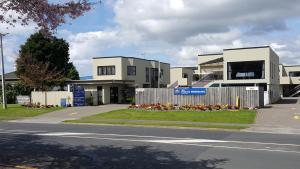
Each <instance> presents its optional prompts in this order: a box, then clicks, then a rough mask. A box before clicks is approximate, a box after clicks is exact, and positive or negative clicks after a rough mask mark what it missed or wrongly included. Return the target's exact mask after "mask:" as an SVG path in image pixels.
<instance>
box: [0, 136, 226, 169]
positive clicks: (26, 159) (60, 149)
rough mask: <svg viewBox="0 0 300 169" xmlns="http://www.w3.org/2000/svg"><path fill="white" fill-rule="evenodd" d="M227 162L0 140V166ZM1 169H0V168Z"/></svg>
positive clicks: (156, 166)
mask: <svg viewBox="0 0 300 169" xmlns="http://www.w3.org/2000/svg"><path fill="white" fill-rule="evenodd" d="M227 161H228V160H227V159H209V160H201V161H183V160H181V159H179V158H177V157H176V155H175V154H174V153H172V152H166V151H159V150H153V149H150V148H149V147H147V146H136V147H134V148H130V149H124V148H119V147H112V146H92V147H81V146H64V145H61V144H49V143H45V142H43V141H42V140H40V137H38V136H30V135H26V136H25V135H14V136H11V135H5V136H4V137H1V139H0V165H6V166H15V165H24V166H31V167H37V168H43V169H44V168H45V169H47V168H51V169H54V168H84V169H89V168H95V169H169V168H172V169H194V168H195V169H221V168H218V167H219V165H222V164H224V163H226V162H227ZM0 168H1V167H0Z"/></svg>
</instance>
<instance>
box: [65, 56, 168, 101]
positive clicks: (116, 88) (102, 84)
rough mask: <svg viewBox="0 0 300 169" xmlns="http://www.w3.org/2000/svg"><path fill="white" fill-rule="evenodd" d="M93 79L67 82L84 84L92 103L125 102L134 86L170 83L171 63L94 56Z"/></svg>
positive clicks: (151, 86)
mask: <svg viewBox="0 0 300 169" xmlns="http://www.w3.org/2000/svg"><path fill="white" fill-rule="evenodd" d="M92 65H93V67H92V69H93V78H92V79H90V80H78V81H76V80H73V81H70V82H69V83H71V84H73V85H80V86H83V87H84V89H85V92H86V97H92V98H93V102H94V105H99V104H110V103H126V102H127V100H128V99H130V98H133V97H134V94H135V88H158V87H160V88H164V87H167V84H169V83H170V64H168V63H164V62H159V61H157V60H147V59H141V58H135V57H124V56H113V57H94V58H93V61H92Z"/></svg>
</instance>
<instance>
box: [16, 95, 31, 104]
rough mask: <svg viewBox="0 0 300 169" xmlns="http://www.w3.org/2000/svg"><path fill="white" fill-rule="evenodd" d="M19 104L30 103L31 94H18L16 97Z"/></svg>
mask: <svg viewBox="0 0 300 169" xmlns="http://www.w3.org/2000/svg"><path fill="white" fill-rule="evenodd" d="M16 101H17V104H22V105H26V104H29V103H30V97H29V96H17V98H16Z"/></svg>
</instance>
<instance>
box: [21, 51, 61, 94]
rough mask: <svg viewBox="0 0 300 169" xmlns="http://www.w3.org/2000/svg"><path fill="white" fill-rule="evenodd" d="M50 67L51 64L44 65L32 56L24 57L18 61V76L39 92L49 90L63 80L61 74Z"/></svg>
mask: <svg viewBox="0 0 300 169" xmlns="http://www.w3.org/2000/svg"><path fill="white" fill-rule="evenodd" d="M49 65H50V63H49V62H48V63H42V62H39V61H36V60H34V58H32V57H31V56H30V55H24V56H23V57H22V58H21V59H18V60H17V75H18V77H19V78H20V80H21V81H22V82H23V83H24V84H25V85H27V86H29V87H31V88H34V89H38V90H39V89H40V90H47V89H48V87H50V86H52V85H54V84H57V83H59V82H61V81H62V80H63V76H62V74H61V72H59V71H57V70H56V69H51V68H50V66H49ZM20 68H21V69H22V72H20Z"/></svg>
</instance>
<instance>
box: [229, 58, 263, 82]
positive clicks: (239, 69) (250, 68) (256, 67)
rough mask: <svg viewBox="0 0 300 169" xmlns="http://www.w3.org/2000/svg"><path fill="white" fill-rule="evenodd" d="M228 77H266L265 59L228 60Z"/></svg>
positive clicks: (231, 78)
mask: <svg viewBox="0 0 300 169" xmlns="http://www.w3.org/2000/svg"><path fill="white" fill-rule="evenodd" d="M227 79H228V80H239V79H265V61H247V62H228V64H227Z"/></svg>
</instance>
